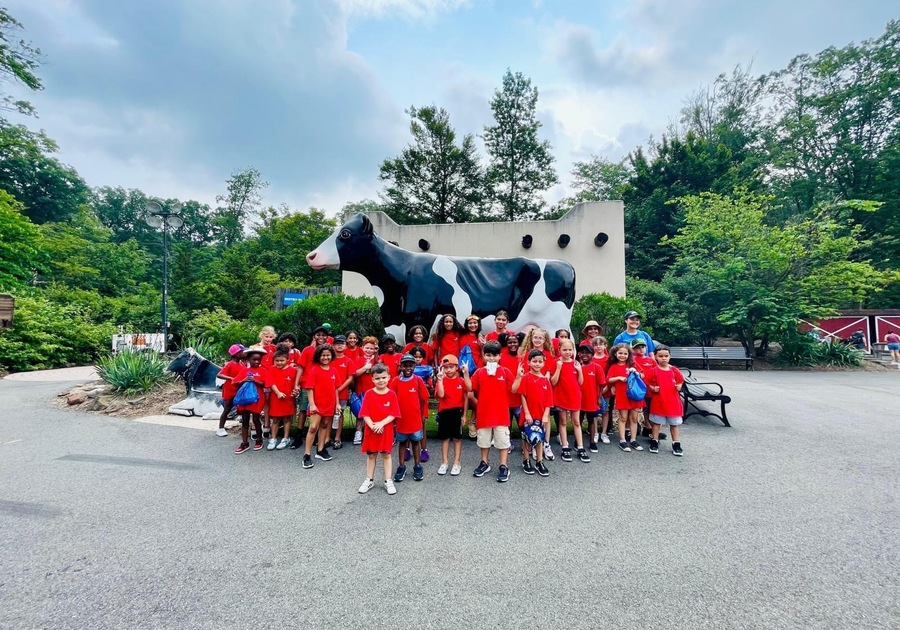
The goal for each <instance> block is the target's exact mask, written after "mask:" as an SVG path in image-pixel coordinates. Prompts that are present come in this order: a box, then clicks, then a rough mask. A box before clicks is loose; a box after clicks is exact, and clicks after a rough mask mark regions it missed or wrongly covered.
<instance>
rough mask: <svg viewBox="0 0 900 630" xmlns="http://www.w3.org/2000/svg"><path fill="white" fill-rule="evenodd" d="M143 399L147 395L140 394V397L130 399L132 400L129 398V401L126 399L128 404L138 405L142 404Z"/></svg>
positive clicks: (145, 398)
mask: <svg viewBox="0 0 900 630" xmlns="http://www.w3.org/2000/svg"><path fill="white" fill-rule="evenodd" d="M145 400H147V397H146V396H141V397H140V398H134V399H132V400H129V401H128V404H129V405H140V404H142V403H143V402H144V401H145Z"/></svg>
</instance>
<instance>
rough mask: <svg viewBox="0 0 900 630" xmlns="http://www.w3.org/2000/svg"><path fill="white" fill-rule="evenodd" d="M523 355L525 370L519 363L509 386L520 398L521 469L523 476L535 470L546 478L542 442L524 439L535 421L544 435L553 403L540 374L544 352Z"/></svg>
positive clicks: (545, 382) (547, 381)
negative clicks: (524, 357) (511, 384)
mask: <svg viewBox="0 0 900 630" xmlns="http://www.w3.org/2000/svg"><path fill="white" fill-rule="evenodd" d="M526 358H527V360H528V372H527V373H526V372H525V364H524V363H520V364H519V367H518V369H517V371H516V380H515V381H514V382H513V386H512V390H513V391H514V392H517V393H518V394H519V398H520V400H521V401H522V415H521V416H520V418H519V428H520V429H522V470H523V471H524V472H525V474H526V475H533V474H534V473H535V471H537V473H538V474H539V475H540V476H541V477H546V476H548V475H549V474H550V471H549V470H547V467H546V466H545V465H544V441H543V440H540V441H539V442H538V443H537V444H535V445H534V446H533V447H532V445H531V443H530V442H529V441H528V440H527V439H526V431H525V429H526V428H527V427H528V425H529V424H539V425H540V427H541V431H542V432H543V434H544V435H546V434H547V433H546V432H547V430H549V428H550V408H551V407H552V406H553V386H552V385H551V384H550V379H549V378H548V377H547V376H546V375H545V374H542V371H543V369H544V353H543V352H541V351H540V350H532V351H531V352H529V353H528V357H526ZM532 450H533V451H534V460H535V463H534V465H533V466H532V464H531V457H530V453H531V451H532Z"/></svg>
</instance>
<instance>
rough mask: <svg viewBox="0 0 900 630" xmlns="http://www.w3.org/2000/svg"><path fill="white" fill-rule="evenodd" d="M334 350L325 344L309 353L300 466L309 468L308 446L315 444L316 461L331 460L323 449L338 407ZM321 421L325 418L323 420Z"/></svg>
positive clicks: (310, 447) (309, 448)
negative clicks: (306, 424) (306, 420)
mask: <svg viewBox="0 0 900 630" xmlns="http://www.w3.org/2000/svg"><path fill="white" fill-rule="evenodd" d="M333 360H334V347H333V346H331V345H329V344H327V343H325V344H322V345H321V346H319V347H318V348H316V351H315V352H314V353H313V364H312V366H311V367H310V368H309V370H308V372H307V375H306V386H305V387H306V392H307V398H308V400H309V430H308V431H307V432H306V444H305V450H304V453H303V467H304V468H312V467H313V461H312V457H311V455H312V446H313V442H314V441H316V440H317V439H318V441H317V448H316V459H320V460H322V461H324V462H328V461H331V454H330V453H329V452H328V449H327V448H325V442H326V441H327V440H328V431H329V425H330V421H331V419H332V418H333V417H334V413H335V411H336V410H337V408H338V391H337V389H338V387H340V385H341V383H339V382H338V372H337V370H336V369H334V367H333V366H332V365H331V362H332V361H333ZM323 418H327V420H326V421H323Z"/></svg>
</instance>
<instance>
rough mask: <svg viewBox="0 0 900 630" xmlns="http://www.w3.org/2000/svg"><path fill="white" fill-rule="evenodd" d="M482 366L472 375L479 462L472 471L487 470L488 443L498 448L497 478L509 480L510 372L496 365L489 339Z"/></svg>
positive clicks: (496, 345)
mask: <svg viewBox="0 0 900 630" xmlns="http://www.w3.org/2000/svg"><path fill="white" fill-rule="evenodd" d="M483 353H484V363H485V365H484V367H483V368H479V369H478V370H477V371H476V372H475V375H474V376H472V392H473V394H474V395H475V404H476V410H475V431H476V434H477V437H476V439H477V441H478V448H480V449H481V463H480V464H479V465H478V468H476V469H475V472H474V473H473V474H474V476H476V477H483V476H484V475H485V473H487V472H490V470H491V466H490V463H489V459H490V452H491V445H492V444H493V446H494V448H496V449H497V450H498V451H499V452H500V470H499V472H498V474H497V481H499V482H501V483H504V482H506V481H509V466H507V463H506V462H507V457H508V456H509V396H508V394H509V392H510V390H511V388H512V384H513V375H512V373H511V372H510V371H509V370H507V369H506V368H505V367H503V366H501V365H500V344H499V343H497V342H496V341H489V342H488V343H486V344H484V350H483Z"/></svg>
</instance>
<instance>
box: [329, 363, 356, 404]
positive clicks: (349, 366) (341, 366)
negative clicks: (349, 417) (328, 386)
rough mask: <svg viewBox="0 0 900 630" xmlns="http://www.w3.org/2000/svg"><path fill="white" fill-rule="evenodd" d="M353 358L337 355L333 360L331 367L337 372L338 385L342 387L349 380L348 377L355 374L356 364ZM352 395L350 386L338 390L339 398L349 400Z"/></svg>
mask: <svg viewBox="0 0 900 630" xmlns="http://www.w3.org/2000/svg"><path fill="white" fill-rule="evenodd" d="M354 365H355V364H354V363H353V360H352V359H349V358H347V356H346V355H345V356H342V357H335V358H334V361H332V362H331V367H333V368H334V370H335V372H337V386H338V387H340V386H341V385H343V384H344V383H346V382H347V379H348V378H350V377H351V376H352V375H353V372H354V367H353V366H354ZM349 397H350V387H349V386H348V387H345V388H344V389H342V390H341V391H339V392H338V400H347V399H348V398H349Z"/></svg>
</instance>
